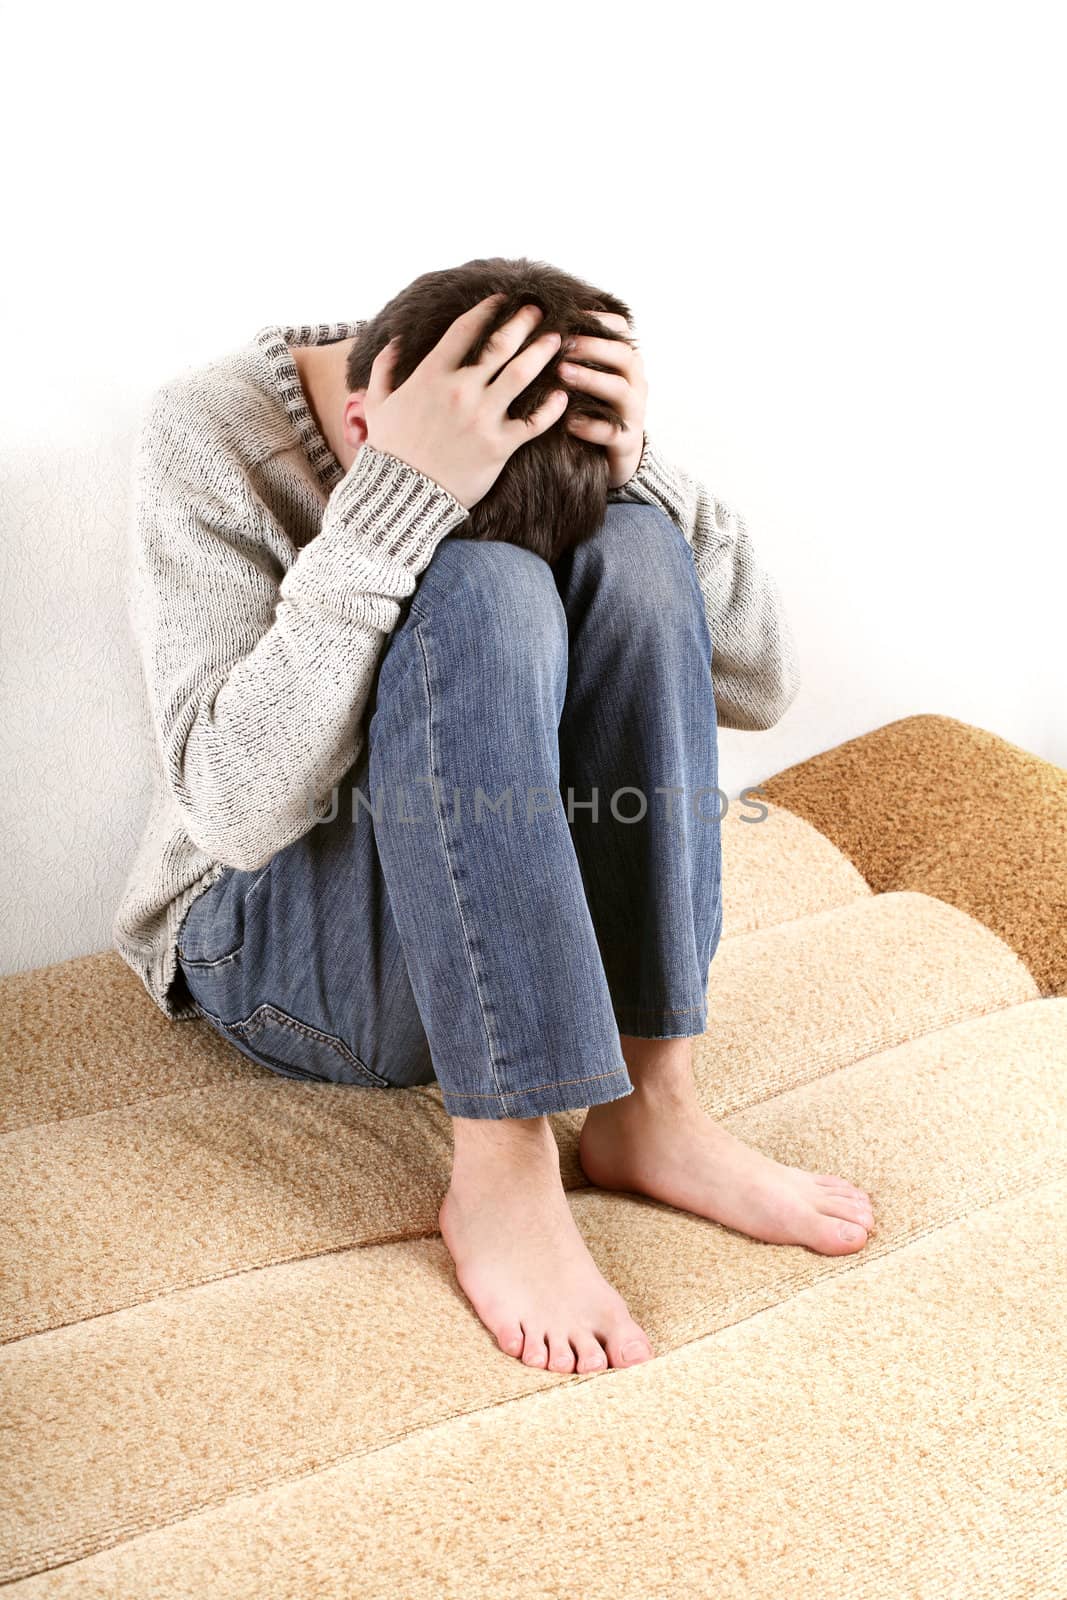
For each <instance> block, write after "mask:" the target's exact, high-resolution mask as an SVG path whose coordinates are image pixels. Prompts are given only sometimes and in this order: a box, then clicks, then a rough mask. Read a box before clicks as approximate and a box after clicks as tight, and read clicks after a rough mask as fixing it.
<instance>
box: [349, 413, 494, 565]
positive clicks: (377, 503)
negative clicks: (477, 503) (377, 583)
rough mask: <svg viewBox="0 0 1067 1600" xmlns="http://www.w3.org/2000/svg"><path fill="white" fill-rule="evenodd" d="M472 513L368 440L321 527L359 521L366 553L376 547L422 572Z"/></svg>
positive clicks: (381, 552)
mask: <svg viewBox="0 0 1067 1600" xmlns="http://www.w3.org/2000/svg"><path fill="white" fill-rule="evenodd" d="M469 515H470V512H469V511H468V510H467V507H466V506H464V505H462V504H461V503H460V501H458V500H457V499H456V498H455V496H454V495H452V494H450V493H449V491H448V490H447V489H446V488H444V487H443V485H441V484H439V483H438V482H436V480H435V479H433V478H428V477H427V476H426V474H425V473H423V472H420V471H419V470H418V468H417V467H413V466H411V465H410V464H409V463H408V462H407V461H402V460H401V459H400V458H399V456H393V455H389V454H388V452H387V451H385V450H377V449H375V447H374V445H372V444H367V443H365V444H363V445H362V446H361V448H360V451H359V454H358V455H357V456H356V458H355V460H354V461H353V462H352V465H351V466H350V467H349V469H348V471H347V472H346V473H345V476H344V477H343V478H342V479H341V481H340V483H339V484H338V485H337V486H336V488H335V489H334V491H333V493H332V494H331V495H330V498H329V502H328V503H327V506H326V514H325V517H324V519H323V531H324V532H325V530H326V529H327V528H329V527H334V526H337V525H338V524H340V525H343V526H345V527H349V528H350V527H351V526H352V525H353V524H355V525H356V526H357V527H358V529H359V545H360V549H361V550H362V551H363V552H364V553H365V554H368V555H369V554H371V553H372V552H373V553H374V554H376V555H378V556H381V557H384V558H387V559H388V560H390V561H394V562H399V564H400V565H401V566H404V567H408V568H410V570H411V571H412V572H415V573H420V572H422V571H423V569H424V568H425V567H426V566H427V564H428V563H429V560H430V557H431V556H432V555H433V553H434V551H435V550H436V548H437V546H438V545H439V544H440V542H441V540H442V539H443V538H444V536H445V534H446V533H451V532H452V531H453V529H455V528H458V527H459V526H460V524H461V523H463V522H466V520H467V518H468V516H469ZM321 536H322V535H321V534H320V535H319V537H320V538H321Z"/></svg>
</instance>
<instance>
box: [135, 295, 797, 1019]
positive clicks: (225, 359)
mask: <svg viewBox="0 0 1067 1600" xmlns="http://www.w3.org/2000/svg"><path fill="white" fill-rule="evenodd" d="M363 326H365V324H364V323H363V322H361V321H349V322H336V323H320V324H318V325H314V326H302V327H287V326H269V327H265V328H262V329H261V330H260V331H259V332H258V333H257V334H256V335H255V336H254V338H252V339H251V340H249V341H248V342H247V343H244V344H242V345H240V346H238V347H236V348H234V349H233V350H231V351H230V352H228V353H227V354H225V355H223V356H221V357H220V358H219V359H217V360H215V361H212V362H210V363H207V364H205V365H203V366H201V367H199V368H196V369H194V370H191V371H187V372H185V373H183V374H181V375H180V376H177V377H174V378H172V379H171V380H169V381H167V382H165V383H163V384H162V385H161V386H160V387H158V388H157V389H156V390H155V392H154V393H153V395H152V397H151V399H150V401H149V403H148V406H147V408H146V410H145V412H144V413H143V416H142V419H141V427H140V430H139V434H138V440H137V447H136V450H135V454H134V463H133V473H132V488H133V513H132V516H131V518H130V521H129V524H128V529H129V539H130V549H129V561H128V568H127V573H128V579H127V591H126V605H127V614H128V617H129V621H130V625H131V628H132V632H133V635H134V637H135V639H136V641H137V645H138V648H139V652H140V658H141V665H142V670H143V675H144V686H145V690H146V695H147V708H148V712H149V715H150V719H151V722H152V724H153V727H154V733H155V741H154V754H155V763H154V765H155V770H154V773H153V803H152V808H151V811H150V814H149V816H148V819H147V821H146V823H145V826H144V831H143V835H142V838H141V841H140V845H139V848H138V850H137V853H136V856H135V858H134V860H133V862H132V864H131V867H130V872H129V876H128V879H127V882H126V886H125V889H124V891H123V895H122V898H121V901H120V904H119V906H118V908H117V911H116V913H115V917H114V921H113V927H112V932H113V939H114V943H115V946H116V948H117V950H118V952H119V954H120V955H121V956H122V958H123V959H124V960H125V961H126V962H127V964H128V965H129V966H130V967H131V968H132V969H133V971H134V972H135V973H137V975H138V976H139V977H140V978H141V980H142V982H143V983H144V986H145V988H146V989H147V991H148V993H149V994H150V995H151V996H152V998H153V1000H154V1001H155V1002H156V1004H157V1005H158V1006H159V1008H160V1009H161V1010H162V1011H163V1013H164V1014H165V1015H166V1016H168V1017H170V1018H172V1019H174V1020H182V1019H188V1018H192V1017H194V1016H195V1015H196V1012H195V1011H194V1010H193V1008H192V1006H191V1005H189V1004H188V1003H187V1001H186V1000H185V999H184V998H183V996H182V994H181V991H180V988H179V990H178V992H177V993H175V992H174V991H173V990H172V985H173V983H174V978H175V973H176V965H177V963H176V943H177V935H178V930H179V927H180V924H181V921H182V918H183V917H184V915H185V913H186V911H187V910H188V908H189V906H190V905H191V904H192V902H193V901H194V900H195V899H196V897H197V896H198V895H200V894H202V893H203V892H204V891H205V890H206V889H208V888H209V887H210V886H211V885H212V884H213V883H214V882H215V881H216V880H217V879H218V878H219V877H220V876H221V875H222V874H223V873H224V872H225V871H226V869H227V867H230V866H232V867H236V868H240V869H245V870H248V869H254V868H258V867H260V866H262V865H264V864H265V863H266V862H267V861H269V860H270V858H271V856H273V855H274V853H275V852H276V851H278V850H281V849H283V848H284V847H285V846H286V845H288V844H290V843H292V841H293V840H295V839H298V838H300V837H301V835H303V834H304V833H306V832H308V831H309V830H310V829H311V828H312V827H314V826H315V824H316V822H317V820H318V819H319V818H320V817H323V818H324V817H326V816H327V815H329V813H330V808H331V801H332V794H331V791H332V789H333V786H334V785H335V784H338V783H339V782H340V781H341V779H342V777H343V775H344V774H345V772H346V771H347V770H348V769H349V767H350V766H351V765H352V764H353V762H354V761H355V760H356V759H357V757H358V756H359V754H360V751H361V749H362V747H363V743H364V739H365V736H366V724H365V719H364V711H365V710H366V708H367V706H368V702H369V699H370V691H371V687H372V684H373V682H374V680H375V675H376V670H377V666H378V663H379V661H380V659H381V656H382V654H383V652H384V649H385V647H386V644H387V641H388V639H389V636H390V634H391V633H392V631H393V629H394V627H395V626H396V625H397V623H398V620H399V618H400V614H401V611H402V609H403V605H404V602H405V600H406V599H407V598H408V597H409V596H410V595H411V594H412V593H413V592H414V590H415V587H416V584H417V580H418V578H419V575H420V573H421V572H422V571H423V570H424V569H425V567H426V566H427V565H428V563H429V561H430V559H431V557H432V556H433V553H434V550H435V549H436V548H437V545H438V544H439V543H440V541H441V540H442V539H443V538H445V537H446V536H447V535H448V533H449V532H450V531H451V530H452V529H454V528H456V527H458V526H459V524H460V523H462V522H463V521H465V519H466V517H467V515H468V512H467V509H466V507H464V506H463V505H462V504H461V503H460V502H459V501H458V500H456V499H455V498H454V497H453V496H452V495H451V494H450V493H449V492H448V490H446V489H445V488H444V487H443V486H442V485H441V484H439V483H437V482H436V481H435V480H434V479H432V478H429V477H427V476H425V475H424V474H423V473H422V472H420V471H418V470H417V469H416V468H414V467H412V466H411V465H409V464H408V463H407V462H405V461H401V460H400V459H399V458H398V457H396V456H393V455H390V454H388V453H386V452H384V451H380V450H377V449H375V448H374V446H372V445H370V444H364V445H363V447H362V448H361V449H360V451H359V453H358V454H357V456H356V458H355V460H354V461H353V462H352V464H351V466H350V467H349V468H348V470H347V471H345V469H344V468H343V467H342V466H341V463H340V462H339V461H338V460H337V458H336V456H335V455H334V453H333V451H332V449H331V448H330V446H329V445H328V444H327V442H326V440H325V438H324V437H323V435H322V433H321V431H320V429H319V427H318V425H317V423H316V421H315V418H314V415H313V413H312V411H311V409H310V407H309V406H308V403H307V398H306V396H305V394H304V390H303V387H302V385H301V382H300V377H299V374H298V372H297V369H296V366H295V364H294V362H293V359H292V356H291V354H290V350H289V348H288V347H290V346H291V347H297V346H303V345H313V344H326V343H331V342H335V341H338V340H343V339H349V338H351V337H352V336H353V335H355V334H357V333H358V332H359V330H360V329H361V328H362V327H363ZM610 497H611V499H613V500H631V501H640V502H643V503H645V504H647V505H655V506H659V507H660V508H661V509H662V510H664V511H666V512H667V514H668V515H669V516H671V517H672V518H673V519H674V521H675V522H676V523H677V524H678V526H679V527H680V528H681V529H682V531H683V533H684V535H685V538H686V539H687V541H688V542H689V544H690V546H691V548H692V550H693V555H694V565H695V569H696V573H697V576H698V578H699V582H700V588H701V592H702V594H703V596H704V603H705V610H706V615H707V619H708V625H709V630H710V634H711V639H712V679H713V688H714V694H715V702H716V707H717V712H718V719H719V723H720V726H722V727H725V728H752V729H755V728H769V727H771V726H772V725H773V724H774V723H775V722H777V721H778V720H779V718H780V717H781V716H782V714H783V713H784V712H785V710H786V708H787V707H788V706H789V704H790V703H791V701H792V700H793V697H794V695H795V694H796V691H797V687H798V676H797V664H796V657H795V650H794V644H793V638H792V634H791V631H790V628H789V625H788V622H787V619H786V617H785V614H784V611H783V608H782V605H781V601H780V598H779V595H778V592H777V590H776V587H775V584H774V582H773V580H772V578H771V577H770V576H769V575H768V573H767V572H765V571H764V569H763V567H762V566H761V564H760V561H759V558H758V556H757V553H756V551H755V549H754V547H753V544H752V541H751V539H750V537H749V533H748V529H747V527H746V526H745V523H744V521H743V520H742V519H741V517H739V516H738V515H737V514H736V513H735V512H734V511H731V510H730V509H729V508H728V507H726V506H724V505H723V504H722V503H721V502H720V501H719V500H717V499H716V498H715V497H714V496H713V495H712V494H711V493H710V492H709V491H708V490H707V489H705V488H704V487H703V485H702V484H701V483H700V482H699V481H698V480H697V479H696V478H694V477H692V476H691V475H690V474H688V473H686V472H685V471H683V470H682V469H681V468H679V467H677V466H675V465H673V464H672V463H671V462H670V461H668V460H667V459H666V458H665V457H664V456H663V454H662V453H661V452H660V450H659V449H658V447H657V445H656V444H655V442H654V441H653V440H652V439H651V438H650V437H649V435H648V433H647V432H646V433H645V437H644V450H643V454H642V457H641V462H640V465H639V466H638V468H637V471H636V472H635V474H634V476H633V477H632V478H631V479H630V480H629V482H628V483H626V484H625V485H624V486H623V487H622V488H620V489H614V490H612V491H611V496H610Z"/></svg>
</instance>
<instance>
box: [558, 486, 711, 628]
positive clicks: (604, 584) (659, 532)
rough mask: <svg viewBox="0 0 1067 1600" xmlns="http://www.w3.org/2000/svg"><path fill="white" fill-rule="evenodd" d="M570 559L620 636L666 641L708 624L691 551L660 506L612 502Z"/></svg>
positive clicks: (680, 532) (679, 531)
mask: <svg viewBox="0 0 1067 1600" xmlns="http://www.w3.org/2000/svg"><path fill="white" fill-rule="evenodd" d="M573 559H574V561H575V563H576V566H577V567H578V568H579V569H580V570H579V571H578V573H577V574H576V576H577V577H578V580H579V582H581V581H582V578H583V576H588V578H589V579H590V580H591V581H592V582H593V583H594V584H595V588H596V593H597V597H598V600H606V601H607V602H608V604H607V605H606V606H605V607H604V613H605V616H610V617H611V618H612V621H613V624H614V625H617V627H618V629H619V631H620V633H622V634H625V635H627V636H633V635H634V634H642V633H645V634H647V635H648V636H649V639H650V640H655V639H659V640H661V641H663V642H669V641H670V640H671V639H672V638H677V637H680V636H681V635H682V634H684V632H685V630H686V626H687V624H688V623H691V622H692V621H693V619H694V618H697V619H699V620H703V621H704V622H705V624H706V617H705V608H704V599H703V595H702V592H701V588H700V582H699V579H698V578H697V573H696V565H695V562H694V559H693V551H692V548H691V546H690V545H689V543H688V541H687V540H686V537H685V535H684V533H683V532H682V530H681V528H680V527H679V526H678V524H677V523H676V522H675V521H674V519H673V518H672V517H669V516H668V515H667V513H666V512H665V511H661V510H660V509H659V507H658V506H649V505H635V504H633V503H632V502H625V501H612V502H611V503H610V504H609V505H608V512H607V516H606V517H605V519H604V524H603V526H602V528H601V529H600V532H599V533H598V534H596V535H595V537H594V538H592V539H590V540H587V541H586V542H585V543H584V544H580V545H577V546H575V548H574V552H573Z"/></svg>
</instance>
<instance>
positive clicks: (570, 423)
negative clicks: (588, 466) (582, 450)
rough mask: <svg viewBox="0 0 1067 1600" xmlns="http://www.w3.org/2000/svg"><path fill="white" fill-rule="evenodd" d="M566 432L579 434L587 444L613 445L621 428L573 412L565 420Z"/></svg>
mask: <svg viewBox="0 0 1067 1600" xmlns="http://www.w3.org/2000/svg"><path fill="white" fill-rule="evenodd" d="M625 426H626V425H625V424H624V427H625ZM567 431H568V433H576V434H580V435H581V437H582V438H583V439H585V440H587V441H588V443H589V444H615V443H616V442H617V440H618V438H619V436H620V434H621V433H622V432H623V428H619V427H617V426H616V425H615V424H614V423H612V422H607V421H605V419H604V418H603V417H582V416H579V415H578V413H577V412H575V413H574V415H573V416H570V417H568V418H567Z"/></svg>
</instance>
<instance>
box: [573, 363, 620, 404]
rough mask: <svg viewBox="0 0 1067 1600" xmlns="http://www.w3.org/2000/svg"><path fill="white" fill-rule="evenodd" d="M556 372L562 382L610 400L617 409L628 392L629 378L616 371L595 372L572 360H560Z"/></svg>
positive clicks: (599, 397)
mask: <svg viewBox="0 0 1067 1600" xmlns="http://www.w3.org/2000/svg"><path fill="white" fill-rule="evenodd" d="M556 372H557V374H558V375H559V377H561V378H562V379H563V381H564V383H569V384H570V385H571V387H572V388H574V389H581V390H583V392H584V393H585V394H595V395H596V396H597V398H598V399H600V400H608V401H610V402H612V403H613V404H614V406H615V409H616V410H617V411H618V410H621V409H622V407H623V405H624V404H625V403H626V399H627V397H628V395H629V393H630V380H629V379H628V378H625V377H621V376H620V375H619V374H618V373H617V372H595V371H594V370H593V368H592V367H582V366H578V365H577V364H576V363H575V362H573V361H561V362H560V364H559V366H558V367H557V368H556Z"/></svg>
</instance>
